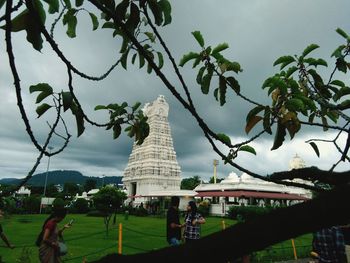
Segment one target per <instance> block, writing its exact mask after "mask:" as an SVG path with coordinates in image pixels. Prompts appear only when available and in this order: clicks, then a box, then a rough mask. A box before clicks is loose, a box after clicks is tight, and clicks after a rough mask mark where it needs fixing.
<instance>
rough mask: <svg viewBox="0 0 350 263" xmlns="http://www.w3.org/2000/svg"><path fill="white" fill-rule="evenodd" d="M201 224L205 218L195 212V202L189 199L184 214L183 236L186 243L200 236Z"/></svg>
mask: <svg viewBox="0 0 350 263" xmlns="http://www.w3.org/2000/svg"><path fill="white" fill-rule="evenodd" d="M201 224H205V219H204V218H203V217H202V216H201V214H199V213H198V212H197V205H196V203H195V202H194V201H190V202H189V203H188V205H187V213H186V216H185V232H184V237H185V240H186V243H187V242H191V241H193V240H197V239H199V238H200V229H201V228H200V225H201Z"/></svg>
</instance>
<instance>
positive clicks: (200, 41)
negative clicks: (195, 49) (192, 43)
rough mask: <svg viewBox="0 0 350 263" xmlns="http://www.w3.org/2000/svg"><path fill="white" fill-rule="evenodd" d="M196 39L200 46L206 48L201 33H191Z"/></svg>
mask: <svg viewBox="0 0 350 263" xmlns="http://www.w3.org/2000/svg"><path fill="white" fill-rule="evenodd" d="M191 33H192V35H193V36H194V38H195V39H196V40H197V42H198V44H199V45H200V46H201V47H203V48H204V39H203V36H202V34H201V32H200V31H193V32H191Z"/></svg>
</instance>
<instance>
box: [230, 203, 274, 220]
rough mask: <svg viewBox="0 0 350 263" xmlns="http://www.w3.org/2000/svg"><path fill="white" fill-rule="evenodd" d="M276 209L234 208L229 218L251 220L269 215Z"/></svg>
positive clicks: (231, 209) (257, 207) (231, 208)
mask: <svg viewBox="0 0 350 263" xmlns="http://www.w3.org/2000/svg"><path fill="white" fill-rule="evenodd" d="M273 209H274V208H272V207H259V206H232V207H230V209H229V210H228V212H227V214H228V217H230V218H232V219H236V220H239V221H244V220H250V219H252V218H255V217H257V216H260V215H263V214H267V213H269V212H270V211H271V210H273Z"/></svg>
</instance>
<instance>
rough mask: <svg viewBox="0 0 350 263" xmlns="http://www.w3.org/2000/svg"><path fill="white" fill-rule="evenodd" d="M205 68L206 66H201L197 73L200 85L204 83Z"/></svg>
mask: <svg viewBox="0 0 350 263" xmlns="http://www.w3.org/2000/svg"><path fill="white" fill-rule="evenodd" d="M205 69H206V67H205V66H203V67H201V68H200V69H199V71H198V74H197V78H196V81H197V83H198V84H200V85H201V84H202V79H203V73H204V71H205Z"/></svg>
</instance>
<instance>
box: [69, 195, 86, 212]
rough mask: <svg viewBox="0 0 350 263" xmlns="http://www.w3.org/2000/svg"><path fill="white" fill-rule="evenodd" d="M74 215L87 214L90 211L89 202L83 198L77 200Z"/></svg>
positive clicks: (74, 204)
mask: <svg viewBox="0 0 350 263" xmlns="http://www.w3.org/2000/svg"><path fill="white" fill-rule="evenodd" d="M72 210H73V211H74V213H78V214H85V213H87V212H88V211H89V202H88V201H87V200H85V199H83V198H79V199H77V200H76V201H75V202H74V203H73V206H72Z"/></svg>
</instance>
